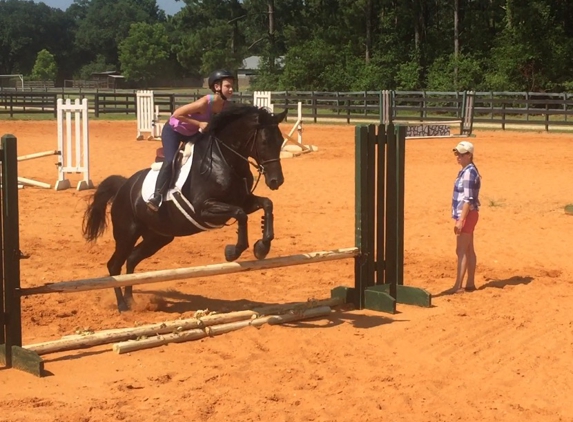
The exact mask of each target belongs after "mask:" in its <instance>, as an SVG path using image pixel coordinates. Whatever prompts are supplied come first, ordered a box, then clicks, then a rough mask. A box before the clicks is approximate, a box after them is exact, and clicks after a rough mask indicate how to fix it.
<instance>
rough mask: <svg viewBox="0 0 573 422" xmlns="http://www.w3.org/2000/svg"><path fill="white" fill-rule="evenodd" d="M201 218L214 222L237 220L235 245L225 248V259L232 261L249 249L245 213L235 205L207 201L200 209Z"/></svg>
mask: <svg viewBox="0 0 573 422" xmlns="http://www.w3.org/2000/svg"><path fill="white" fill-rule="evenodd" d="M201 217H202V218H204V219H205V220H206V221H209V220H213V219H215V221H218V220H221V219H225V220H230V219H231V218H234V219H235V220H237V225H238V228H237V244H236V245H227V246H225V259H226V260H227V261H229V262H230V261H234V260H236V259H237V258H239V257H240V256H241V254H242V253H243V252H244V251H245V250H246V249H247V248H248V247H249V234H248V231H247V220H248V217H247V213H246V212H245V211H244V210H243V209H242V208H241V207H237V206H235V205H230V204H225V203H224V202H213V201H208V202H206V203H205V204H204V206H203V207H202V209H201Z"/></svg>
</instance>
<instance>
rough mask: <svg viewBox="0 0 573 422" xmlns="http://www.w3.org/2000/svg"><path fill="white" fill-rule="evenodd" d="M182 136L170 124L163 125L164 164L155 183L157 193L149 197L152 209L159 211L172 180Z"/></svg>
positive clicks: (149, 205)
mask: <svg viewBox="0 0 573 422" xmlns="http://www.w3.org/2000/svg"><path fill="white" fill-rule="evenodd" d="M180 137H181V135H179V134H178V133H177V132H175V131H174V130H173V128H172V127H171V126H170V125H168V124H167V125H165V126H163V131H162V132H161V143H162V145H163V164H162V165H161V169H160V170H159V174H158V175H157V182H156V183H155V193H154V194H153V196H152V197H151V199H149V202H148V203H147V206H148V208H149V209H150V210H152V211H158V210H159V207H160V205H161V202H162V201H163V198H164V197H165V195H166V194H167V190H168V189H169V182H170V181H171V173H172V170H173V159H174V158H175V155H176V154H177V150H178V149H179V142H180Z"/></svg>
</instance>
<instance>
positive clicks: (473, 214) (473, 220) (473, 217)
mask: <svg viewBox="0 0 573 422" xmlns="http://www.w3.org/2000/svg"><path fill="white" fill-rule="evenodd" d="M478 220H479V212H477V211H475V210H473V211H470V212H469V213H468V215H467V217H466V222H465V223H464V226H463V227H462V233H468V234H472V233H473V232H474V229H475V227H476V224H477V222H478Z"/></svg>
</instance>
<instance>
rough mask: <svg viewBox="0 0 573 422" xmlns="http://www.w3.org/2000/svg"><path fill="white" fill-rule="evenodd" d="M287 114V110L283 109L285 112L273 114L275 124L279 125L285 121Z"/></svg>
mask: <svg viewBox="0 0 573 422" xmlns="http://www.w3.org/2000/svg"><path fill="white" fill-rule="evenodd" d="M287 113H288V110H286V109H285V111H283V112H282V113H280V114H275V119H276V121H277V124H279V123H281V122H282V121H283V120H284V119H285V117H286V115H287Z"/></svg>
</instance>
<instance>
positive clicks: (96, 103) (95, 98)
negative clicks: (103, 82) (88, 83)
mask: <svg viewBox="0 0 573 422" xmlns="http://www.w3.org/2000/svg"><path fill="white" fill-rule="evenodd" d="M94 113H95V117H99V93H98V92H97V90H96V94H95V95H94Z"/></svg>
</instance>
